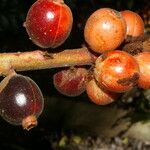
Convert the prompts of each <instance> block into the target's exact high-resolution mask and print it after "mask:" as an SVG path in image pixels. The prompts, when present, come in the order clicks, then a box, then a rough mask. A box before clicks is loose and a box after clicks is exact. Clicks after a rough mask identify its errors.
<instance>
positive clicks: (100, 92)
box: [86, 79, 118, 105]
mask: <svg viewBox="0 0 150 150" xmlns="http://www.w3.org/2000/svg"><path fill="white" fill-rule="evenodd" d="M86 92H87V95H88V97H89V98H90V100H91V101H92V102H93V103H95V104H97V105H107V104H110V103H112V102H114V101H115V100H116V99H117V97H118V94H117V93H113V92H110V91H108V90H105V89H102V88H100V87H99V86H98V85H97V84H96V82H95V80H94V79H93V80H91V81H90V82H88V83H87V86H86Z"/></svg>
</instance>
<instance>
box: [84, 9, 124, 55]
mask: <svg viewBox="0 0 150 150" xmlns="http://www.w3.org/2000/svg"><path fill="white" fill-rule="evenodd" d="M125 35H126V23H125V20H124V18H123V17H122V15H121V14H120V12H118V11H116V10H113V9H110V8H102V9H99V10H97V11H95V12H94V13H93V14H92V15H91V16H90V17H89V19H88V20H87V22H86V25H85V29H84V38H85V41H86V42H87V44H88V45H89V46H90V48H91V49H92V50H93V51H95V52H97V53H103V52H105V51H110V50H114V49H116V48H117V47H118V46H119V45H120V44H121V43H122V42H123V40H124V38H125Z"/></svg>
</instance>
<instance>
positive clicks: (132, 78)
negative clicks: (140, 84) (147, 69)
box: [117, 73, 140, 86]
mask: <svg viewBox="0 0 150 150" xmlns="http://www.w3.org/2000/svg"><path fill="white" fill-rule="evenodd" d="M139 77H140V76H139V73H134V74H133V76H130V77H128V78H122V79H119V80H118V81H117V83H118V84H120V85H122V86H129V85H135V84H136V83H137V81H138V79H139Z"/></svg>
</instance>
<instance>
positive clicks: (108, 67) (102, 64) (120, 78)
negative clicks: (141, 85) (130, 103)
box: [94, 50, 139, 93]
mask: <svg viewBox="0 0 150 150" xmlns="http://www.w3.org/2000/svg"><path fill="white" fill-rule="evenodd" d="M94 76H95V78H96V80H97V81H98V83H99V84H100V85H101V86H102V87H104V88H105V89H106V90H110V91H113V92H119V93H120V92H126V91H128V90H130V89H132V88H133V86H135V85H136V83H137V81H138V79H139V66H138V64H137V61H136V60H135V59H134V57H133V56H132V55H130V54H128V53H126V52H123V51H119V50H116V51H113V52H108V53H106V54H103V55H102V56H100V57H98V59H97V60H96V63H95V70H94Z"/></svg>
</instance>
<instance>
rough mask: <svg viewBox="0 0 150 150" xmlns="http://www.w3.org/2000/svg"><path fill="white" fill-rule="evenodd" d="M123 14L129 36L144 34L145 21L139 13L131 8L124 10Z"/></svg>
mask: <svg viewBox="0 0 150 150" xmlns="http://www.w3.org/2000/svg"><path fill="white" fill-rule="evenodd" d="M121 14H122V16H123V17H124V19H125V21H126V24H127V33H126V35H127V36H133V37H136V36H140V35H142V34H144V22H143V20H142V18H141V17H140V16H139V15H138V14H137V13H135V12H133V11H130V10H124V11H122V12H121Z"/></svg>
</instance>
